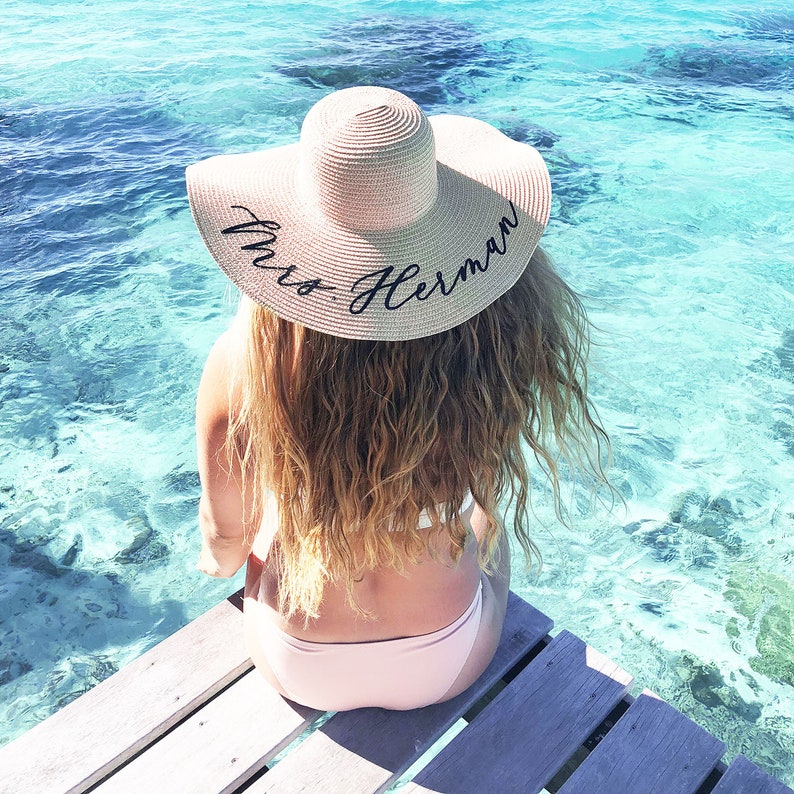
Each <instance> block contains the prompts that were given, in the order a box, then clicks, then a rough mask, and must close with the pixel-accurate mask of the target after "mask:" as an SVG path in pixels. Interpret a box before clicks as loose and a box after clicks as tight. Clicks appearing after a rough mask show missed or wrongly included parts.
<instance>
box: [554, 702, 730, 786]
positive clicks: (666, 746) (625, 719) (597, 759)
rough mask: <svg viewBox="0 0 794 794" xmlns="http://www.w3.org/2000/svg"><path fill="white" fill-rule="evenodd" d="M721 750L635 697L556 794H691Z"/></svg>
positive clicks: (664, 708)
mask: <svg viewBox="0 0 794 794" xmlns="http://www.w3.org/2000/svg"><path fill="white" fill-rule="evenodd" d="M724 752H725V745H724V744H723V743H722V742H721V741H719V739H715V738H714V737H713V736H712V735H711V734H709V733H708V732H706V731H705V730H703V728H701V727H700V726H699V725H696V724H695V723H694V722H692V720H690V719H688V718H687V717H685V716H684V715H683V714H681V712H680V711H677V710H676V709H675V708H673V707H672V706H671V705H670V704H669V703H665V702H664V701H663V700H659V699H658V698H656V697H654V696H650V695H648V694H642V695H640V696H639V697H638V698H637V700H635V701H634V703H632V704H631V707H630V708H629V710H628V711H627V712H626V713H625V714H624V715H623V716H622V717H621V718H620V719H619V720H618V722H617V724H616V725H615V727H614V728H612V730H611V731H610V732H609V733H608V734H607V735H606V737H605V738H604V739H603V741H602V742H601V743H600V744H599V745H598V746H597V747H596V748H595V749H594V750H593V752H592V753H590V755H589V756H588V757H587V758H586V759H585V761H584V763H583V764H582V765H581V766H580V767H579V768H578V769H577V770H576V771H575V772H574V773H573V775H571V777H570V778H569V779H568V781H567V782H566V784H565V785H564V786H563V787H562V788H561V789H560V792H559V794H576V793H577V792H582V791H587V792H588V794H614V792H616V791H630V792H631V793H632V794H692V793H693V792H695V791H697V789H698V788H699V787H700V785H701V784H702V783H703V781H704V780H705V779H706V778H707V777H708V775H709V772H711V770H712V769H713V768H714V766H715V764H717V763H718V762H719V760H720V758H721V757H722V754H723V753H724Z"/></svg>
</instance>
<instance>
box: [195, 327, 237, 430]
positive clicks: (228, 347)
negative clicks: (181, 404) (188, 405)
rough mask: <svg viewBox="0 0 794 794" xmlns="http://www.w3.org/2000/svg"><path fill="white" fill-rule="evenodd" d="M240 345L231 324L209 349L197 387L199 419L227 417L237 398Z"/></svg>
mask: <svg viewBox="0 0 794 794" xmlns="http://www.w3.org/2000/svg"><path fill="white" fill-rule="evenodd" d="M242 360H243V359H242V346H241V344H240V340H239V335H238V334H237V333H236V332H235V329H234V327H232V328H230V329H229V330H228V331H225V332H224V333H222V334H221V335H220V336H219V337H218V339H217V340H216V341H215V344H214V345H213V346H212V348H211V349H210V352H209V354H208V356H207V360H206V362H205V364H204V371H203V373H202V375H201V381H200V383H199V389H198V399H197V402H196V414H197V418H198V419H199V421H201V420H204V421H207V422H211V423H212V422H214V421H217V420H228V418H229V415H230V412H231V411H232V410H233V408H234V406H235V405H237V404H238V402H239V396H240V383H239V376H240V367H241V365H242Z"/></svg>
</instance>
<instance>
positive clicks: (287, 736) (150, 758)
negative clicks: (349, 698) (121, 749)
mask: <svg viewBox="0 0 794 794" xmlns="http://www.w3.org/2000/svg"><path fill="white" fill-rule="evenodd" d="M321 713H322V712H319V711H314V710H312V709H308V708H306V707H305V706H300V705H298V704H297V703H292V702H290V701H289V700H286V699H284V698H283V697H281V695H279V694H278V693H277V692H276V691H275V690H274V689H273V688H272V687H271V686H270V684H268V683H267V682H266V681H265V679H264V678H263V677H262V676H261V675H260V674H259V673H258V672H257V671H256V670H252V671H251V672H249V673H247V674H246V675H244V676H243V677H242V678H241V679H239V680H238V681H235V682H234V684H232V685H231V686H230V687H229V688H228V689H226V690H224V691H223V692H221V694H220V695H218V696H217V697H215V698H214V699H213V700H211V701H210V702H209V703H207V704H206V705H205V706H203V707H202V708H201V709H199V710H198V711H196V712H195V713H193V714H192V715H191V716H190V717H188V719H186V720H185V721H184V722H182V723H180V724H179V725H178V726H177V727H176V728H174V729H173V730H172V731H170V732H169V733H167V734H166V735H165V736H163V737H162V738H161V739H160V740H159V741H158V742H156V743H155V744H153V745H152V746H151V747H149V748H147V749H146V751H145V752H143V753H141V754H140V755H139V756H137V757H136V758H134V759H133V760H132V761H131V762H130V763H128V764H126V765H125V766H123V767H122V768H121V769H120V770H119V771H118V772H116V774H114V775H113V776H112V777H110V778H108V779H107V780H106V781H104V782H103V783H101V784H100V785H99V786H98V787H97V788H95V789H92V794H93V793H94V792H96V793H97V794H120V793H121V792H132V791H161V790H162V789H163V778H164V776H167V777H168V778H169V779H171V780H176V781H179V783H178V790H179V791H206V792H212V794H227V792H232V791H235V790H236V789H237V788H238V787H239V786H240V785H241V784H243V783H244V782H245V781H247V780H249V779H250V778H251V777H253V776H254V775H255V774H256V773H257V772H259V771H260V770H261V769H262V767H264V766H265V764H266V763H267V762H268V761H269V760H270V759H271V758H273V757H274V756H275V755H277V754H278V753H279V752H280V751H281V750H282V749H283V748H284V747H286V746H287V745H288V744H289V743H290V742H291V741H292V740H293V739H294V738H296V737H297V736H298V735H299V734H300V732H301V731H302V730H303V729H304V728H306V727H307V726H308V725H310V724H311V723H312V722H313V721H314V720H315V719H316V718H317V717H319V716H320V714H321ZM172 790H173V789H172Z"/></svg>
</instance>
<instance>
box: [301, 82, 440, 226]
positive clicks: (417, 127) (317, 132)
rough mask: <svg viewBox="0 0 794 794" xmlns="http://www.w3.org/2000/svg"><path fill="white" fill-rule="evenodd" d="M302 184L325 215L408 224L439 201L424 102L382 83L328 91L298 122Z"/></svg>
mask: <svg viewBox="0 0 794 794" xmlns="http://www.w3.org/2000/svg"><path fill="white" fill-rule="evenodd" d="M301 150H302V152H301V166H300V175H299V184H300V189H301V192H302V194H303V196H304V198H306V200H307V201H308V202H309V203H311V204H313V205H314V207H315V208H316V209H317V210H319V211H320V212H321V213H322V214H323V215H325V216H326V217H327V218H329V219H331V220H332V221H333V222H334V223H337V224H339V225H341V226H346V227H348V228H351V229H356V230H358V231H389V230H393V229H399V228H401V227H403V226H408V225H410V224H411V223H414V222H416V221H417V220H419V219H420V218H421V217H422V216H423V215H424V214H425V213H426V212H428V211H429V210H430V209H431V207H432V206H433V204H434V203H435V201H436V197H437V194H438V178H437V174H436V154H435V143H434V140H433V130H432V127H431V126H430V122H429V120H428V118H427V116H426V115H425V114H424V113H423V112H422V110H421V108H419V106H418V105H417V104H416V103H415V102H413V101H412V100H410V99H409V98H408V97H406V96H404V95H403V94H400V93H398V92H397V91H392V90H390V89H385V88H371V87H366V88H349V89H344V90H342V91H337V92H335V93H333V94H330V95H329V96H327V97H326V98H325V99H323V100H321V101H320V102H318V103H317V104H316V105H315V106H314V107H313V108H312V109H311V111H309V113H308V114H307V116H306V118H305V120H304V122H303V127H302V128H301Z"/></svg>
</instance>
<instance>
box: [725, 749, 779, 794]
mask: <svg viewBox="0 0 794 794" xmlns="http://www.w3.org/2000/svg"><path fill="white" fill-rule="evenodd" d="M712 794H794V791H792V790H791V789H790V788H789V787H788V786H786V785H785V784H783V783H781V782H780V781H779V780H775V778H773V777H772V776H771V775H768V774H767V773H766V772H764V771H763V770H761V769H759V768H758V767H757V766H756V765H755V764H753V763H752V762H750V761H748V760H747V759H746V758H745V757H744V756H743V755H737V756H736V758H734V759H733V763H732V764H731V765H730V766H729V767H728V769H727V770H726V772H725V774H724V775H723V776H722V778H721V779H720V782H719V783H717V785H716V786H715V787H714V789H713V791H712Z"/></svg>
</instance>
